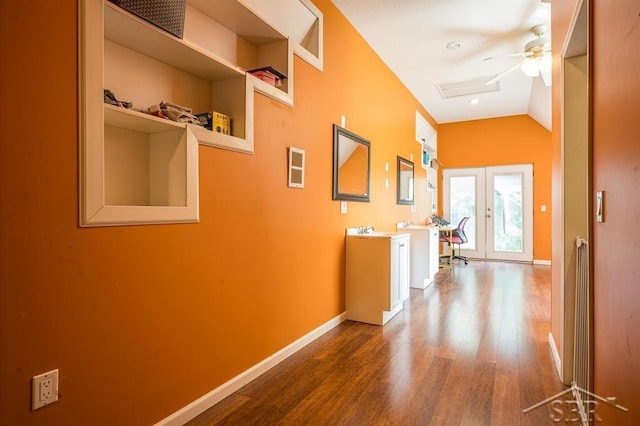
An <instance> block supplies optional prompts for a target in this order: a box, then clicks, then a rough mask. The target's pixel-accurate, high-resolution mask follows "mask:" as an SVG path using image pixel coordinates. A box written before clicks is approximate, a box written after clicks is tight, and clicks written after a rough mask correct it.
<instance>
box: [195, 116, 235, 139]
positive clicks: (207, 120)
mask: <svg viewBox="0 0 640 426" xmlns="http://www.w3.org/2000/svg"><path fill="white" fill-rule="evenodd" d="M196 117H198V120H199V121H200V125H201V126H203V127H204V128H206V129H209V130H212V131H214V132H218V133H222V134H225V135H230V134H231V120H230V119H229V116H228V115H225V114H222V113H219V112H216V111H213V112H201V113H199V114H196Z"/></svg>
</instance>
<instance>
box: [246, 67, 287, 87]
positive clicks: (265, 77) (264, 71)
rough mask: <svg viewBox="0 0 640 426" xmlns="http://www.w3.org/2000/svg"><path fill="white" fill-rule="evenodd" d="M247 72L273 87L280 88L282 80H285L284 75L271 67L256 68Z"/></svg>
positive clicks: (285, 76)
mask: <svg viewBox="0 0 640 426" xmlns="http://www.w3.org/2000/svg"><path fill="white" fill-rule="evenodd" d="M247 72H248V73H249V74H251V75H252V76H254V77H256V78H258V79H260V80H262V81H264V82H265V83H268V84H270V85H272V86H274V87H280V86H282V80H284V79H286V78H287V75H286V74H283V73H281V72H280V71H278V70H277V69H275V68H273V67H262V68H256V69H253V70H249V71H247Z"/></svg>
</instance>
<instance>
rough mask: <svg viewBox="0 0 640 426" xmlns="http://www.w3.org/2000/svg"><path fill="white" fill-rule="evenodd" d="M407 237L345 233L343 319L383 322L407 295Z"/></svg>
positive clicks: (383, 233) (396, 311)
mask: <svg viewBox="0 0 640 426" xmlns="http://www.w3.org/2000/svg"><path fill="white" fill-rule="evenodd" d="M409 244H410V237H409V234H406V233H395V232H374V233H371V234H364V235H347V262H346V269H347V274H346V297H345V304H346V311H347V318H348V319H350V320H354V321H360V322H366V323H369V324H377V325H384V324H385V323H386V322H387V321H389V320H390V319H391V318H392V317H393V316H394V315H396V314H397V313H398V312H400V311H401V310H402V307H403V306H402V302H403V301H404V300H406V299H407V298H408V297H409V256H410V248H409Z"/></svg>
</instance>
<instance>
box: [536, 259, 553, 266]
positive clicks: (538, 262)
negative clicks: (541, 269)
mask: <svg viewBox="0 0 640 426" xmlns="http://www.w3.org/2000/svg"><path fill="white" fill-rule="evenodd" d="M533 264H534V265H549V266H551V260H547V259H533Z"/></svg>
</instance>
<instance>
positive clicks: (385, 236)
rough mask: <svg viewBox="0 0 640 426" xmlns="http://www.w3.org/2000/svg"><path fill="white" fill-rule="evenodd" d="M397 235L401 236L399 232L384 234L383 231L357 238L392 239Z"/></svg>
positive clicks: (361, 235)
mask: <svg viewBox="0 0 640 426" xmlns="http://www.w3.org/2000/svg"><path fill="white" fill-rule="evenodd" d="M399 235H403V233H401V232H384V231H373V232H367V233H366V234H357V235H356V236H357V237H370V238H392V237H397V236H399Z"/></svg>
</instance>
